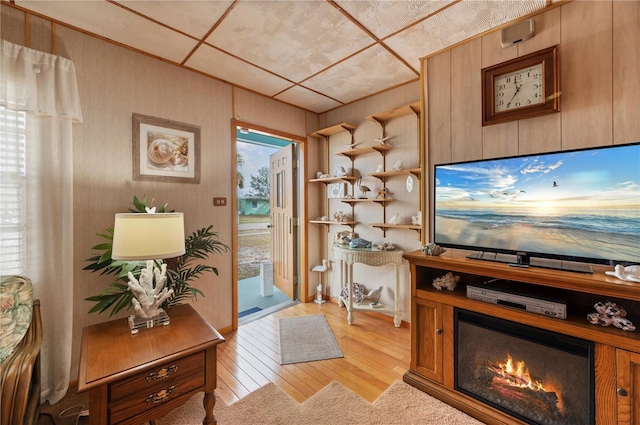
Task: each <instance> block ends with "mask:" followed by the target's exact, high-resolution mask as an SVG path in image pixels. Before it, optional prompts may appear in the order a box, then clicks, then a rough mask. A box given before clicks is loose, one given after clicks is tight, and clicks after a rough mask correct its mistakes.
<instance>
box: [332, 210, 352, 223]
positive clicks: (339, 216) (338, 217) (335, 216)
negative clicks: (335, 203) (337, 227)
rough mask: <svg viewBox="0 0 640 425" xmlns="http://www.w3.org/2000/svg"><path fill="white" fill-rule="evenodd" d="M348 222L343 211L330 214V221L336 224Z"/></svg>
mask: <svg viewBox="0 0 640 425" xmlns="http://www.w3.org/2000/svg"><path fill="white" fill-rule="evenodd" d="M347 220H349V217H348V216H347V213H345V212H344V211H334V212H332V213H331V221H337V222H340V223H342V222H344V221H347Z"/></svg>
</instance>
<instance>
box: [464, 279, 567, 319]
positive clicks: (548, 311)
mask: <svg viewBox="0 0 640 425" xmlns="http://www.w3.org/2000/svg"><path fill="white" fill-rule="evenodd" d="M467 298H471V299H474V300H478V301H483V302H486V303H490V304H500V305H505V306H509V307H514V308H518V309H521V310H526V311H529V312H531V313H536V314H540V315H543V316H547V317H555V318H557V319H566V318H567V303H566V302H565V301H563V300H560V299H552V297H548V296H545V295H542V294H537V293H535V292H533V291H531V290H528V289H523V288H522V287H520V286H519V285H518V284H517V283H511V282H507V281H500V280H491V281H488V282H486V283H485V284H484V285H482V286H477V285H467Z"/></svg>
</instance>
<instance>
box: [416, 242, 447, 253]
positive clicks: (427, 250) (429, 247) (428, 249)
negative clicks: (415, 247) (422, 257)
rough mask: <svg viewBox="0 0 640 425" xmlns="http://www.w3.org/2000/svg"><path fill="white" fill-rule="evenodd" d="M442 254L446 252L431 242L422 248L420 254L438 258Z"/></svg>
mask: <svg viewBox="0 0 640 425" xmlns="http://www.w3.org/2000/svg"><path fill="white" fill-rule="evenodd" d="M444 252H447V250H446V249H444V248H443V247H441V246H440V245H436V244H434V243H433V242H431V243H428V244H426V245H424V246H423V247H422V253H423V254H427V255H435V256H438V255H440V254H442V253H444Z"/></svg>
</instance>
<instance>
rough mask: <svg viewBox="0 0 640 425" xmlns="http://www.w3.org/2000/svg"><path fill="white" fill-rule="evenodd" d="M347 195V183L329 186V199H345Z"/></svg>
mask: <svg viewBox="0 0 640 425" xmlns="http://www.w3.org/2000/svg"><path fill="white" fill-rule="evenodd" d="M346 194H347V184H346V183H329V184H328V185H327V196H328V197H329V199H344V197H345V196H346Z"/></svg>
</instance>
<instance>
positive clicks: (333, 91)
mask: <svg viewBox="0 0 640 425" xmlns="http://www.w3.org/2000/svg"><path fill="white" fill-rule="evenodd" d="M418 78H419V76H418V74H416V73H415V72H413V71H411V70H410V69H409V68H407V67H406V66H405V65H404V64H403V63H402V62H400V61H399V60H398V59H397V58H396V57H394V56H393V55H391V54H390V53H389V52H388V51H387V50H386V49H384V48H383V47H381V46H380V45H375V46H373V47H371V48H369V49H366V50H364V51H362V52H361V53H358V54H357V55H355V56H353V57H351V58H349V59H347V60H346V61H344V62H341V63H339V64H337V65H336V66H334V67H332V68H329V69H327V70H326V71H324V72H322V73H320V74H318V75H316V76H314V77H313V78H311V79H309V80H307V81H304V82H303V83H302V84H303V85H304V86H306V87H308V88H310V89H312V90H315V91H317V92H320V93H323V94H326V95H327V96H330V97H332V98H334V99H336V100H339V101H340V102H343V103H349V102H352V101H354V100H357V99H360V98H362V97H365V96H368V95H370V94H371V93H377V92H379V91H382V90H385V89H388V88H390V87H394V86H397V85H399V84H403V83H406V82H408V81H412V80H416V79H418Z"/></svg>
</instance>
